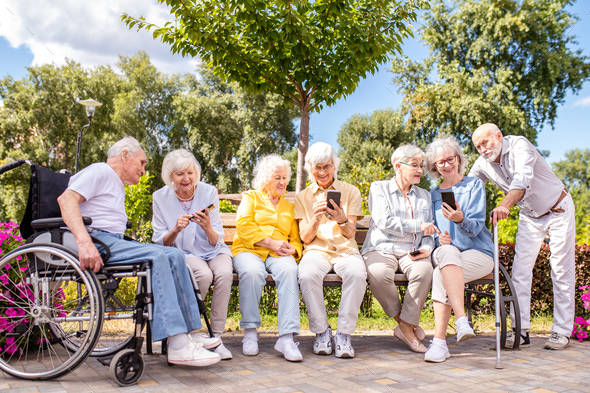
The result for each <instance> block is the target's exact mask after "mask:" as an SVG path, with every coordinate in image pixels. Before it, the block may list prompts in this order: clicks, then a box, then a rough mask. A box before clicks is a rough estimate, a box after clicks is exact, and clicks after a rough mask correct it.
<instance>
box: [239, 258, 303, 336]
mask: <svg viewBox="0 0 590 393" xmlns="http://www.w3.org/2000/svg"><path fill="white" fill-rule="evenodd" d="M234 269H235V270H236V272H237V273H238V276H239V278H240V284H239V293H240V312H241V313H242V320H241V321H240V328H242V329H249V328H259V327H260V324H261V320H260V309H259V306H260V297H261V296H262V289H263V288H264V285H265V284H266V277H267V276H268V273H269V272H270V273H271V274H272V277H273V278H274V280H275V283H276V285H277V298H278V302H279V336H282V335H283V334H288V333H295V334H299V327H300V325H301V317H300V314H299V285H298V284H297V262H295V259H293V257H291V256H286V257H271V256H269V257H267V258H266V261H263V260H262V259H261V258H260V257H259V256H257V255H254V254H252V253H249V252H241V253H239V254H238V255H236V256H235V257H234Z"/></svg>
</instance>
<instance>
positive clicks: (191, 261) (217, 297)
mask: <svg viewBox="0 0 590 393" xmlns="http://www.w3.org/2000/svg"><path fill="white" fill-rule="evenodd" d="M186 263H187V265H189V267H190V269H191V271H192V272H193V275H194V277H195V280H196V281H197V285H198V286H199V290H200V291H201V295H202V296H203V299H205V296H206V295H207V292H208V291H209V287H210V286H211V283H213V285H214V288H213V294H212V295H211V330H213V333H223V332H224V331H225V320H226V318H227V305H228V303H229V295H230V294H231V284H232V281H233V270H234V268H233V265H232V259H231V257H230V256H229V255H227V254H218V255H217V256H216V257H215V258H213V259H210V260H209V261H205V260H204V259H201V258H197V257H189V258H186Z"/></svg>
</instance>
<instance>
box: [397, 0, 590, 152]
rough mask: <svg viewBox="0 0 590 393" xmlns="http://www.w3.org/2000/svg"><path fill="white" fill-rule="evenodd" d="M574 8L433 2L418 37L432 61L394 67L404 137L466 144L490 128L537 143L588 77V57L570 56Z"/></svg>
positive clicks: (527, 0) (528, 0) (560, 2)
mask: <svg viewBox="0 0 590 393" xmlns="http://www.w3.org/2000/svg"><path fill="white" fill-rule="evenodd" d="M571 3H572V0H522V1H517V0H500V1H493V2H487V1H481V0H463V1H455V2H453V3H451V5H448V4H447V2H444V1H442V0H438V1H437V2H436V4H435V5H434V6H433V7H432V10H431V11H430V12H428V13H427V14H426V16H425V18H426V21H425V24H424V26H423V27H422V30H421V38H422V39H423V40H424V41H425V43H426V44H427V45H428V46H429V47H430V57H429V58H427V59H426V60H424V61H423V62H413V61H410V60H409V59H397V60H396V61H395V62H394V64H393V67H392V71H393V72H394V74H395V76H394V82H395V83H396V84H397V85H398V86H399V88H400V91H401V92H402V93H403V94H404V101H403V108H402V110H403V113H404V114H405V115H407V116H408V121H407V122H406V127H407V129H408V131H409V132H411V133H415V134H416V136H417V137H418V138H420V139H422V140H424V141H426V142H429V141H430V140H432V139H433V138H434V137H435V136H437V135H439V134H443V135H455V136H456V137H457V138H458V139H459V140H461V141H463V142H465V143H469V138H470V136H471V132H472V131H473V130H474V129H475V128H476V127H477V126H479V125H480V124H482V123H485V122H493V123H496V124H497V125H498V126H499V127H500V129H501V130H503V131H504V132H505V133H506V134H516V135H524V136H526V137H527V138H528V139H529V140H531V142H533V143H535V138H536V134H537V130H538V129H540V128H542V126H543V125H544V124H546V123H549V124H550V125H553V124H554V121H555V118H556V116H557V107H558V106H559V105H560V104H562V103H563V102H564V99H565V95H566V93H567V92H568V91H572V92H577V91H579V90H580V89H581V87H582V85H583V83H584V81H586V80H587V79H588V77H589V76H590V62H589V59H588V57H587V56H584V55H582V51H581V50H577V51H573V50H571V49H570V47H571V46H572V44H575V43H576V42H575V39H574V37H573V36H570V35H568V33H569V31H570V30H571V28H572V27H573V25H574V24H575V23H576V21H577V20H578V19H577V17H575V16H574V15H572V14H570V13H569V12H567V11H566V10H565V7H566V6H567V5H569V4H571ZM433 73H435V74H438V79H437V80H432V78H431V75H432V74H433Z"/></svg>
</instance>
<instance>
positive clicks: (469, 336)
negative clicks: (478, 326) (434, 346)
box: [457, 333, 475, 343]
mask: <svg viewBox="0 0 590 393" xmlns="http://www.w3.org/2000/svg"><path fill="white" fill-rule="evenodd" d="M473 337H475V333H466V334H464V335H462V336H461V337H458V338H457V342H458V343H460V342H463V341H467V340H469V339H470V338H473Z"/></svg>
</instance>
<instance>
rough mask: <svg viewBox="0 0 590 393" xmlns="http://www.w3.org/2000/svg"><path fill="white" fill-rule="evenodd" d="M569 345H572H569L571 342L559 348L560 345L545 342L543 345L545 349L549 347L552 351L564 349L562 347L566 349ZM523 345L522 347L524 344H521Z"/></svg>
mask: <svg viewBox="0 0 590 393" xmlns="http://www.w3.org/2000/svg"><path fill="white" fill-rule="evenodd" d="M569 346H570V345H569V344H567V345H566V346H563V347H559V348H558V347H556V346H555V347H554V346H552V345H551V344H545V345H543V348H545V349H549V350H551V351H560V350H562V349H566V348H567V347H569ZM521 347H522V345H521Z"/></svg>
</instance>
